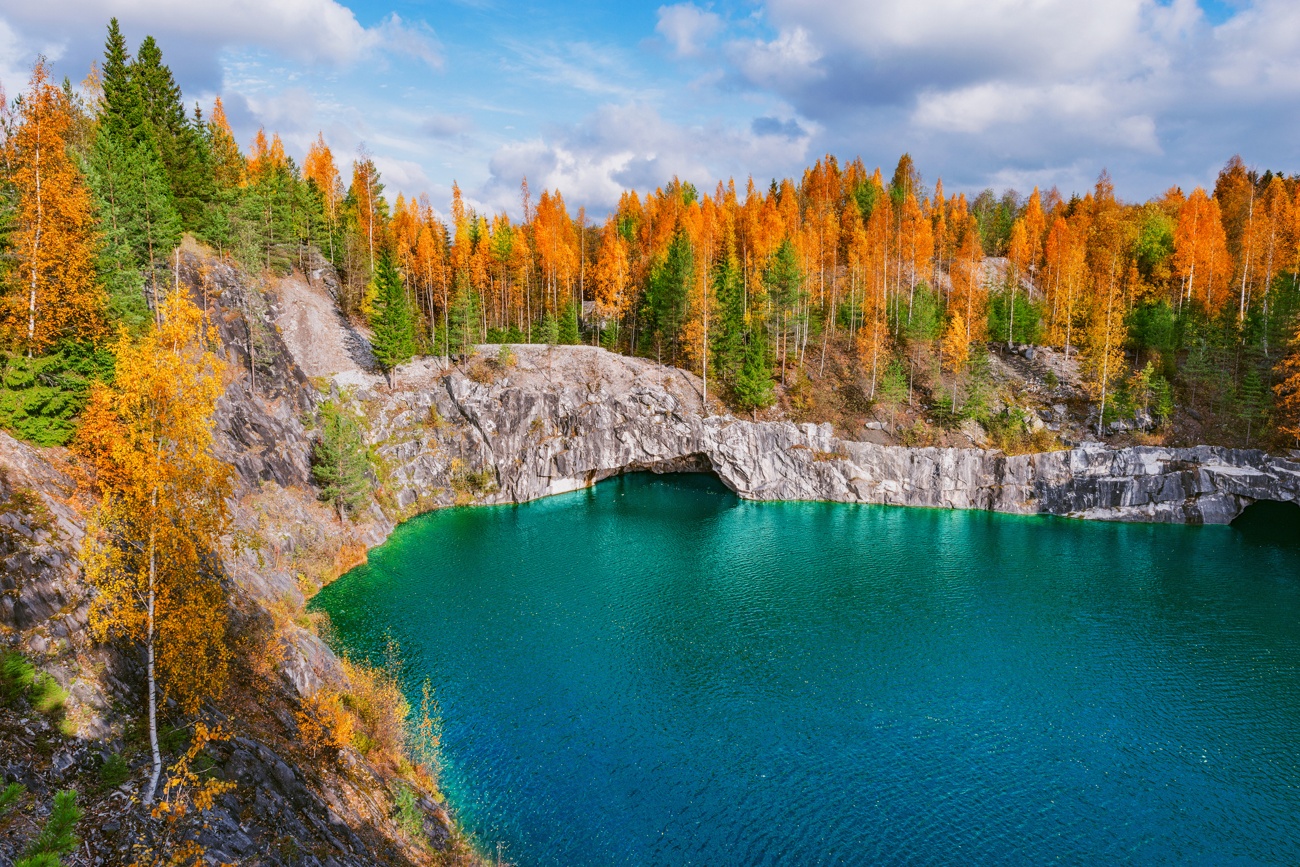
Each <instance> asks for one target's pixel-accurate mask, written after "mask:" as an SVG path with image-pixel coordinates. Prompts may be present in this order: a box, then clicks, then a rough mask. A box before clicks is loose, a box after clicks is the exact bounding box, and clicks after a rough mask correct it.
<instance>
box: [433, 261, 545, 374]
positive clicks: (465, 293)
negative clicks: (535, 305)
mask: <svg viewBox="0 0 1300 867" xmlns="http://www.w3.org/2000/svg"><path fill="white" fill-rule="evenodd" d="M480 316H481V312H480V307H479V297H478V293H477V292H475V291H474V289H473V287H472V286H470V285H469V278H468V277H466V276H465V275H464V274H457V275H456V291H455V294H453V295H452V298H451V308H450V309H449V310H448V311H447V354H448V356H452V355H467V354H469V351H470V349H472V348H473V346H474V344H475V342H476V341H477V338H478V335H479V320H480ZM552 321H554V320H552Z"/></svg>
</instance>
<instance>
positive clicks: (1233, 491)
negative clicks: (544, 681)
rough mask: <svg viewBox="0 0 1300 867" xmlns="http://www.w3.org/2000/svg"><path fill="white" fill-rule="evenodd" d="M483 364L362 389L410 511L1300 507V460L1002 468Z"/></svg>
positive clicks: (1086, 458)
mask: <svg viewBox="0 0 1300 867" xmlns="http://www.w3.org/2000/svg"><path fill="white" fill-rule="evenodd" d="M481 350H482V356H481V357H480V358H479V359H478V360H477V361H471V362H470V363H469V364H468V365H462V366H461V367H456V368H450V369H446V370H431V369H429V368H428V365H427V363H426V365H425V366H424V367H422V368H420V367H417V368H416V369H413V370H410V371H405V372H404V373H405V380H404V381H403V378H402V377H401V376H399V379H398V381H399V386H398V387H397V388H396V389H393V390H391V391H389V390H386V389H385V390H384V391H383V392H382V393H380V391H379V389H380V388H381V386H380V385H379V383H378V382H375V383H374V384H373V385H374V390H369V389H364V388H363V389H362V390H361V391H360V392H358V395H359V397H361V398H362V399H363V400H365V401H366V402H367V403H373V404H374V405H375V406H376V407H377V412H376V413H375V424H374V426H373V428H372V431H373V439H374V442H375V444H376V447H377V449H378V451H379V453H380V454H381V455H382V456H383V457H384V461H385V464H386V465H387V475H386V479H385V483H386V485H387V487H388V488H389V489H390V490H391V493H392V495H393V496H394V497H395V500H396V502H397V504H398V505H399V507H400V509H401V510H403V511H404V512H407V513H410V512H416V511H423V510H425V509H428V508H434V507H437V506H441V505H447V504H449V503H453V502H457V501H465V500H466V496H465V495H466V494H467V493H468V494H469V495H470V497H469V499H471V500H472V501H474V502H482V503H520V502H525V501H528V500H533V499H537V498H539V497H544V496H548V495H550V494H556V493H563V492H566V491H572V490H576V489H578V488H582V487H586V486H589V485H591V484H594V483H595V482H598V481H600V480H601V479H604V478H608V477H610V476H613V475H617V474H619V473H624V472H631V471H638V470H648V471H651V472H677V471H700V472H712V473H714V474H715V475H716V476H717V477H718V478H719V479H720V480H721V481H722V482H723V484H725V485H726V486H727V487H728V488H730V489H731V490H733V491H735V492H736V493H737V494H738V495H740V496H741V497H744V498H746V499H753V500H824V501H831V502H844V503H877V504H886V505H897V506H924V507H931V508H953V509H986V510H991V511H998V512H1010V513H1015V514H1048V515H1062V516H1071V517H1078V518H1087V519H1097V520H1111V521H1148V522H1159V523H1189V524H1203V523H1204V524H1224V523H1228V522H1230V521H1231V520H1232V519H1233V518H1235V517H1236V516H1237V515H1239V514H1240V513H1241V511H1242V510H1243V509H1244V508H1246V506H1248V505H1250V504H1251V503H1252V502H1255V501H1257V500H1278V501H1284V502H1297V501H1300V463H1296V462H1294V461H1290V460H1286V459H1282V458H1278V457H1275V456H1272V455H1268V454H1266V453H1264V452H1260V451H1252V450H1235V449H1224V448H1217V447H1209V446H1201V447H1197V448H1184V449H1178V448H1164V447H1153V446H1138V447H1131V448H1124V449H1111V448H1107V447H1106V446H1104V445H1100V444H1089V445H1086V446H1083V447H1078V448H1073V449H1070V450H1064V451H1054V452H1044V453H1039V454H1027V455H1016V456H1007V455H1004V454H1002V453H1000V452H997V451H990V450H986V449H978V448H965V449H959V448H908V447H903V446H883V445H875V444H872V443H864V442H853V441H849V440H845V439H841V438H838V437H836V436H834V435H833V433H832V430H831V426H830V425H813V424H803V425H796V424H792V423H789V422H754V421H747V420H744V419H738V418H735V417H732V416H729V415H705V414H704V412H703V411H702V410H703V401H702V391H703V390H702V383H701V382H700V381H699V380H697V379H696V378H695V377H692V376H689V375H688V374H684V373H682V372H681V371H676V370H673V371H668V370H666V369H664V368H661V367H659V366H657V365H655V364H653V363H651V362H648V361H643V360H640V359H632V358H626V357H624V356H618V355H613V354H611V353H608V352H605V351H604V350H602V349H598V348H594V347H539V346H516V347H512V348H511V350H510V353H509V354H510V356H511V358H512V360H510V361H507V362H504V363H503V362H501V361H499V360H498V359H497V358H496V357H495V356H493V355H491V354H490V353H491V352H493V351H498V352H499V350H497V348H496V347H482V348H481ZM431 419H436V420H437V421H436V423H435V422H433V421H430V420H431ZM467 481H473V482H475V483H476V484H475V485H473V486H469V487H468V488H467ZM458 498H459V499H458Z"/></svg>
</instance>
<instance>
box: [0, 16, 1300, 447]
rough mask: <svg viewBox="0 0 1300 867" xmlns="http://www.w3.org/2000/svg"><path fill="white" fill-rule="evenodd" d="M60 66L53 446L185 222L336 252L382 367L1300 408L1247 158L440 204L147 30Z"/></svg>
mask: <svg viewBox="0 0 1300 867" xmlns="http://www.w3.org/2000/svg"><path fill="white" fill-rule="evenodd" d="M47 76H48V73H47V71H46V69H45V66H44V64H43V63H38V64H37V68H36V70H35V71H34V74H33V78H32V81H31V83H30V85H29V88H28V90H27V92H25V93H24V94H23V95H22V96H21V97H19V98H17V99H15V100H14V101H13V102H12V103H9V102H5V103H4V104H5V114H4V116H3V118H0V121H2V122H0V134H3V136H4V149H3V152H4V155H5V159H4V164H3V173H2V174H3V177H2V178H0V180H2V181H3V183H2V184H0V225H2V226H3V229H2V230H0V232H2V234H0V244H3V248H4V251H5V254H4V256H3V263H4V264H3V267H4V282H3V285H4V293H3V298H2V299H0V300H2V301H3V320H2V322H3V332H2V333H0V345H2V349H3V351H4V353H5V355H4V364H5V368H4V373H3V383H2V384H3V386H4V391H3V395H2V396H0V424H3V425H4V426H6V427H9V428H10V429H16V430H19V431H20V432H21V433H23V434H24V435H26V436H27V437H28V438H31V439H35V440H37V441H43V442H62V441H66V440H67V439H68V438H69V437H70V436H71V435H72V432H73V431H74V430H75V425H76V421H75V420H76V417H77V414H78V413H79V412H80V409H81V406H82V405H83V404H84V396H85V394H86V393H87V391H86V390H87V388H88V383H89V382H91V381H93V380H95V379H97V378H103V377H104V376H105V375H107V373H108V372H109V371H111V367H112V357H111V356H112V353H111V352H109V351H107V349H106V346H107V340H106V338H107V336H108V335H109V334H110V333H111V332H112V331H113V330H114V329H115V328H117V327H126V328H127V329H128V330H132V331H133V333H136V334H140V333H142V329H144V328H145V327H146V326H147V325H148V323H149V320H150V317H151V316H152V315H153V314H152V313H151V311H154V310H156V309H157V307H158V303H157V299H158V298H159V291H160V290H159V287H160V286H165V285H166V283H167V278H168V270H169V261H170V260H171V259H172V258H173V257H174V256H175V251H176V249H177V246H178V244H179V242H180V239H181V237H182V235H183V234H185V233H188V234H190V235H192V236H193V237H194V238H195V239H197V240H198V241H199V242H201V243H204V244H206V245H208V246H209V247H210V248H212V249H213V250H215V251H216V252H217V253H218V254H220V255H224V256H228V257H230V258H232V259H234V260H236V261H238V262H239V263H241V264H243V265H244V266H245V267H247V268H250V269H254V270H256V271H260V272H267V273H271V274H275V273H285V272H287V271H289V270H291V269H294V268H301V269H304V270H306V269H307V266H308V264H309V262H308V260H309V259H310V258H311V257H313V256H315V255H316V254H317V251H318V252H319V254H321V255H323V256H324V257H325V258H326V259H327V260H328V261H329V262H330V263H331V264H332V265H333V266H334V267H335V268H336V269H337V271H338V273H339V275H340V277H341V280H340V289H339V293H338V298H337V302H338V304H339V306H340V308H341V309H342V310H343V312H344V313H345V314H346V315H348V316H350V317H353V318H355V319H356V320H358V321H360V322H363V323H365V324H368V325H370V326H371V327H372V328H373V331H374V337H375V340H374V344H375V348H376V354H377V357H378V358H379V360H380V362H381V364H382V365H383V366H384V367H385V369H391V368H392V367H394V366H396V365H399V364H401V363H402V362H404V361H405V360H408V359H409V358H411V357H412V356H413V355H414V354H417V353H436V354H443V355H457V354H460V353H462V352H464V351H466V348H467V347H469V346H471V345H473V344H477V343H484V342H488V343H492V342H495V343H509V342H544V343H565V342H571V343H576V342H580V341H582V342H593V343H595V342H599V343H601V344H603V345H605V346H606V347H608V348H610V349H612V350H615V351H620V352H626V353H631V354H635V355H641V356H649V357H653V358H656V359H659V360H661V361H664V362H666V363H671V364H676V365H680V366H683V367H687V368H690V369H692V370H694V371H696V372H697V373H700V374H701V375H703V376H704V377H705V379H706V381H707V382H708V383H709V386H710V388H711V389H712V391H713V394H714V395H715V396H719V397H722V398H724V399H725V400H727V401H728V402H730V403H731V404H732V405H733V406H735V407H737V408H739V409H746V410H748V409H757V408H761V407H764V406H767V405H770V404H771V403H772V402H773V401H775V400H776V399H777V398H778V396H779V395H780V394H781V393H782V392H783V391H786V390H788V389H790V388H792V387H795V386H796V385H797V383H798V382H800V381H801V380H802V379H803V378H806V377H820V376H822V375H824V373H825V370H826V365H827V358H828V355H829V356H832V357H849V358H852V359H853V360H854V362H855V364H856V370H855V373H856V375H857V377H858V379H859V381H860V383H861V390H862V392H863V394H864V396H865V399H866V400H867V401H868V402H871V401H876V400H879V399H880V398H881V397H882V395H883V396H888V395H890V394H893V393H895V392H896V391H897V385H898V382H899V380H900V377H904V376H905V377H906V379H907V381H908V383H909V384H910V383H912V382H926V383H928V385H929V386H930V399H931V401H932V403H933V404H934V405H935V406H936V407H938V408H940V409H945V410H946V411H947V412H949V413H950V414H952V413H956V412H958V411H959V409H960V408H961V406H962V404H963V403H964V399H963V398H964V394H965V392H966V391H969V383H968V382H967V380H968V379H969V378H970V377H969V368H970V366H971V365H972V364H976V365H978V363H979V358H980V354H981V351H982V348H983V347H985V346H987V345H988V344H990V343H1005V344H1012V345H1020V344H1042V345H1051V346H1055V347H1059V348H1060V349H1061V350H1062V351H1063V352H1064V353H1065V354H1066V355H1067V356H1069V357H1072V358H1075V359H1077V362H1078V364H1079V370H1080V374H1081V376H1082V378H1083V380H1084V382H1085V383H1086V385H1087V388H1088V391H1089V395H1090V397H1091V398H1092V400H1093V402H1094V403H1095V413H1096V418H1097V421H1098V424H1099V426H1100V425H1103V424H1104V422H1105V421H1107V420H1108V419H1110V418H1112V417H1115V416H1116V415H1120V414H1124V413H1128V412H1132V411H1133V410H1134V409H1135V408H1141V409H1147V410H1151V411H1154V412H1156V413H1157V414H1158V415H1160V416H1161V417H1168V415H1169V414H1170V413H1172V411H1173V409H1172V408H1173V406H1175V405H1181V406H1183V407H1185V408H1186V409H1189V410H1190V411H1192V412H1193V413H1195V414H1196V415H1197V416H1198V417H1201V418H1208V419H1210V422H1213V424H1211V423H1210V422H1207V427H1206V429H1207V432H1210V433H1217V435H1219V436H1221V437H1222V438H1225V439H1228V440H1232V439H1234V438H1237V439H1243V440H1251V439H1253V440H1255V441H1262V440H1261V437H1263V438H1265V439H1267V438H1269V437H1271V438H1272V439H1274V440H1277V441H1279V442H1281V441H1285V440H1287V438H1294V436H1295V433H1294V432H1295V430H1296V428H1297V427H1300V422H1298V421H1297V419H1296V416H1297V412H1300V395H1298V394H1297V392H1298V391H1300V386H1298V385H1297V383H1296V382H1294V381H1293V380H1292V378H1291V375H1290V371H1291V367H1290V366H1288V365H1293V361H1292V354H1293V343H1294V338H1295V333H1296V325H1297V323H1296V314H1297V310H1298V309H1300V286H1298V282H1300V278H1298V277H1297V271H1298V268H1300V184H1298V183H1297V178H1296V176H1294V175H1292V176H1285V175H1282V174H1275V173H1273V172H1264V173H1263V174H1260V173H1258V172H1255V171H1253V170H1251V169H1249V168H1248V167H1247V166H1246V165H1245V164H1244V163H1243V162H1242V160H1241V159H1240V158H1237V157H1234V158H1233V159H1232V160H1230V161H1229V162H1228V163H1227V165H1225V167H1224V169H1223V171H1222V172H1221V173H1220V175H1219V177H1218V179H1217V181H1216V183H1215V185H1214V188H1213V189H1212V190H1205V189H1201V188H1197V189H1194V190H1192V191H1191V192H1190V193H1186V192H1185V191H1183V190H1181V189H1179V188H1173V189H1170V190H1169V191H1167V192H1166V193H1165V194H1163V195H1162V196H1159V197H1157V198H1155V199H1153V200H1150V201H1147V202H1143V203H1132V202H1125V201H1122V200H1121V199H1119V198H1118V197H1117V195H1116V193H1115V189H1114V185H1113V183H1112V181H1111V179H1110V177H1109V176H1108V175H1107V174H1106V173H1104V172H1103V173H1102V175H1101V176H1100V177H1099V178H1098V180H1097V183H1096V185H1095V186H1094V188H1093V189H1091V190H1089V191H1087V192H1086V193H1085V194H1084V195H1077V194H1076V195H1072V196H1071V197H1070V198H1068V199H1066V198H1064V197H1063V196H1062V195H1061V194H1060V193H1059V192H1058V191H1057V190H1055V189H1052V190H1049V191H1047V192H1042V191H1040V190H1038V189H1037V188H1035V189H1034V190H1033V191H1032V192H1031V193H1030V194H1029V195H1028V196H1021V195H1019V194H1017V193H1016V192H1014V191H1006V192H1004V193H1003V194H1002V195H1000V196H998V195H996V194H995V193H994V192H993V191H991V190H986V191H984V192H982V193H980V194H979V195H978V196H976V197H975V198H974V199H973V200H972V201H968V200H967V198H966V196H965V194H963V193H957V194H955V195H951V194H947V193H946V192H945V190H944V187H943V183H942V181H941V180H936V181H935V182H934V184H933V186H932V187H930V186H927V185H926V184H925V183H923V180H922V177H921V175H920V173H919V172H918V171H917V169H916V167H915V165H914V164H913V161H912V159H911V158H910V157H909V156H908V155H906V154H905V155H904V156H903V157H902V158H900V159H899V161H898V164H897V166H896V167H895V169H894V171H893V174H892V176H891V177H890V178H889V179H888V180H886V179H885V177H884V176H883V175H882V172H881V170H880V169H878V168H877V169H875V170H874V171H868V170H867V168H866V167H865V166H864V165H863V163H862V161H861V159H855V160H853V161H851V162H846V163H843V164H841V163H840V162H839V161H838V160H837V159H836V158H835V157H833V156H827V157H825V158H823V159H821V160H818V161H817V162H816V164H815V165H813V166H811V167H810V168H808V169H807V170H806V171H805V172H804V173H803V175H802V177H801V178H799V179H798V180H797V181H796V180H795V179H792V178H787V179H784V180H781V181H779V182H778V181H775V180H774V181H772V182H771V184H770V185H768V186H767V187H766V188H763V187H760V186H758V185H756V184H755V182H754V180H753V179H752V178H750V179H748V181H747V182H746V183H745V184H744V185H743V188H742V187H740V186H738V185H737V183H736V182H735V181H734V180H729V181H726V182H719V183H717V184H716V186H715V188H714V190H713V192H712V194H711V195H709V194H702V193H701V192H700V191H699V190H698V189H697V188H696V187H695V186H694V185H692V184H690V183H687V182H683V181H680V180H678V179H673V180H672V181H671V182H670V183H668V184H666V185H664V186H663V187H660V188H658V189H655V190H653V191H649V192H646V193H638V192H636V191H627V192H625V193H624V194H623V195H622V197H621V198H620V201H619V203H618V206H617V208H616V209H615V210H614V211H613V212H612V213H610V214H609V215H608V216H607V217H606V218H605V219H604V220H603V222H601V223H599V224H594V223H592V222H591V221H589V220H588V219H587V216H586V213H585V211H584V209H581V208H579V209H578V210H577V213H576V214H574V213H572V209H571V208H570V207H569V205H568V204H567V203H566V202H565V200H564V197H563V194H562V192H561V191H559V190H543V191H542V192H541V193H540V195H539V196H537V198H536V200H534V198H533V196H532V192H531V190H530V189H529V186H528V182H527V180H526V179H525V180H524V181H523V183H522V185H521V189H520V202H519V212H520V215H521V219H518V220H516V219H512V218H511V217H510V216H509V215H508V214H507V213H504V212H503V213H498V214H494V215H488V214H482V213H478V212H476V211H475V210H474V209H472V208H468V207H467V206H466V204H465V202H464V200H463V198H462V195H461V192H460V189H459V187H457V186H453V193H452V201H451V202H450V208H449V216H448V218H447V219H446V220H443V219H441V218H440V217H439V215H438V213H437V212H436V211H435V209H434V207H433V205H432V203H431V201H430V200H429V198H428V197H427V196H423V195H422V196H419V197H418V198H413V199H408V198H406V197H404V196H402V195H398V196H396V197H395V198H394V199H392V200H391V202H390V199H389V197H387V196H386V195H385V191H384V186H383V183H382V180H381V177H380V173H379V171H378V169H377V167H376V166H375V162H374V160H373V159H372V158H371V157H370V155H369V154H368V153H366V152H365V151H364V149H363V150H361V151H360V152H359V153H358V154H357V155H356V157H355V159H353V160H351V161H350V163H349V164H348V165H346V166H345V168H346V169H347V178H346V182H345V176H344V174H343V172H341V171H340V167H339V163H338V162H337V160H336V158H335V156H334V153H333V152H332V151H331V149H330V147H329V146H328V144H327V143H326V141H325V139H324V137H323V136H318V137H317V139H316V141H315V142H314V143H313V144H312V145H311V147H310V148H309V149H308V151H307V153H306V155H305V159H304V160H303V163H302V165H301V167H300V166H299V165H298V164H297V163H296V162H295V161H294V160H293V159H292V158H291V157H290V156H288V155H287V154H286V152H285V148H284V146H283V143H282V142H281V140H280V138H279V136H278V135H275V134H272V135H271V136H270V137H269V138H268V136H267V134H266V133H265V131H259V132H258V134H257V136H256V137H255V139H254V140H253V142H252V143H251V146H250V147H249V148H248V149H247V152H244V151H241V148H240V147H239V145H238V143H237V142H236V140H235V137H234V135H233V133H232V132H231V129H230V125H229V123H228V121H227V119H226V116H225V112H224V110H223V107H222V105H221V102H220V100H217V102H216V103H215V104H214V105H213V106H212V108H211V110H210V111H209V112H208V113H207V114H206V115H205V114H204V113H203V112H202V111H201V110H200V108H199V107H197V106H195V107H194V108H193V110H191V111H189V112H187V111H186V110H185V109H184V107H183V103H182V98H181V93H180V90H179V88H178V87H177V85H176V83H175V81H174V79H173V77H172V74H171V72H170V70H169V69H168V67H167V66H166V64H165V63H163V61H162V55H161V51H160V49H159V47H158V46H157V44H156V43H155V42H154V40H152V39H151V38H146V39H145V40H144V41H143V42H142V43H141V45H140V46H139V48H138V49H137V51H136V52H135V54H134V56H132V55H131V54H130V53H129V52H128V50H127V46H126V45H125V43H124V41H123V39H122V36H121V33H120V31H119V30H118V28H117V24H116V22H115V21H114V22H112V23H110V25H109V30H108V37H107V40H106V45H105V54H104V60H103V64H102V66H101V67H98V68H96V69H94V70H92V73H91V75H90V76H89V78H88V79H87V81H86V82H85V83H84V84H83V85H82V87H81V88H79V89H74V88H73V87H72V86H71V85H70V84H69V83H68V82H64V84H63V86H62V87H61V88H60V87H56V86H54V85H53V84H51V83H50V82H49V81H48V78H47ZM42 160H43V161H44V162H42ZM38 164H39V165H40V166H41V171H42V172H43V177H42V178H41V179H40V181H39V183H38V180H37V178H36V166H37V165H38ZM38 186H39V187H40V189H41V192H40V193H39V194H37V193H35V192H34V191H35V190H36V188H37V187H38ZM958 326H959V327H958ZM944 375H946V376H947V377H948V380H949V381H948V382H946V383H945V382H942V380H943V377H944ZM963 385H965V386H966V388H965V389H964V388H963ZM949 386H951V387H950V388H949ZM945 395H946V397H945ZM1215 425H1217V427H1215ZM1243 431H1244V432H1249V433H1247V434H1246V435H1245V437H1239V436H1238V434H1239V432H1243Z"/></svg>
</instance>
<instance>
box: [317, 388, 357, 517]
mask: <svg viewBox="0 0 1300 867" xmlns="http://www.w3.org/2000/svg"><path fill="white" fill-rule="evenodd" d="M319 418H320V439H318V440H317V441H316V444H315V447H314V448H313V451H312V468H311V474H312V478H313V479H315V480H316V484H318V485H320V488H321V492H320V498H321V499H322V500H324V501H326V502H327V503H330V504H331V505H333V506H334V509H335V510H336V511H337V512H338V515H339V521H340V522H342V521H343V518H344V517H345V516H346V515H349V514H355V513H356V511H357V510H358V509H360V508H361V506H363V505H364V504H365V502H366V492H367V491H368V490H369V488H370V455H369V453H368V451H367V449H366V443H365V439H364V437H363V435H362V430H361V423H360V421H358V419H357V417H356V415H355V414H354V413H352V412H350V411H348V410H347V409H346V408H345V407H342V406H340V405H339V403H338V402H336V401H335V400H333V399H331V400H327V401H325V402H324V403H323V404H321V406H320V415H319Z"/></svg>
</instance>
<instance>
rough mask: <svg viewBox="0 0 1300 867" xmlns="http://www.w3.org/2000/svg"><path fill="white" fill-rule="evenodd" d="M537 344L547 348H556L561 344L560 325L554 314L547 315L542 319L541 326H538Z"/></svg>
mask: <svg viewBox="0 0 1300 867" xmlns="http://www.w3.org/2000/svg"><path fill="white" fill-rule="evenodd" d="M537 342H538V343H544V344H546V345H547V346H555V345H556V344H558V343H559V342H560V323H559V322H557V321H556V319H555V316H554V315H553V314H551V313H547V314H546V315H545V316H543V317H542V321H541V324H540V325H538V326H537Z"/></svg>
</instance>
